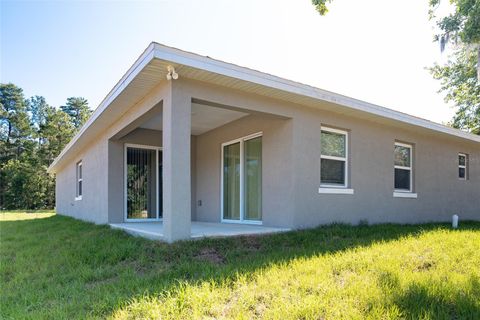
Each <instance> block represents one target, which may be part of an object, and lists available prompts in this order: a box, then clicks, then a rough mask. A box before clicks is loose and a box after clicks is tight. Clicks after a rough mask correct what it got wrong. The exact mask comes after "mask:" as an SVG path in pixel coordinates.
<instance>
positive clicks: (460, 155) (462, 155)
mask: <svg viewBox="0 0 480 320" xmlns="http://www.w3.org/2000/svg"><path fill="white" fill-rule="evenodd" d="M460 157H464V158H465V164H464V165H461V164H460V159H459V158H460ZM457 161H458V169H460V168H462V169H465V177H463V178H461V177H460V174H459V172H460V171H458V172H457V176H458V180H462V181H466V180H468V154H466V153H463V152H459V153H458V156H457Z"/></svg>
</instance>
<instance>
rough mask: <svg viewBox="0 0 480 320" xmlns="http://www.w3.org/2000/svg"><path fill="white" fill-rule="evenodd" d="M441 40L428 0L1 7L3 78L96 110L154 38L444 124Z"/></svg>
mask: <svg viewBox="0 0 480 320" xmlns="http://www.w3.org/2000/svg"><path fill="white" fill-rule="evenodd" d="M434 32H435V30H434V23H433V22H432V21H429V19H428V1H427V0H403V1H393V0H362V1H358V0H334V1H333V2H332V3H331V5H330V11H329V13H328V14H327V15H326V16H323V17H322V16H320V15H319V14H318V13H317V12H316V11H315V8H314V7H313V6H312V5H311V1H310V0H242V1H233V0H232V1H230V0H204V1H194V0H192V1H186V0H177V1H175V0H171V1H110V0H109V1H29V2H27V1H23V2H22V1H6V0H0V81H1V82H2V83H8V82H12V83H14V84H16V85H18V86H20V87H21V88H23V89H24V93H25V95H26V96H27V97H30V96H33V95H42V96H44V97H45V98H46V99H47V102H48V103H49V104H50V105H53V106H56V107H58V106H61V105H63V104H64V103H65V101H66V99H67V98H68V97H71V96H82V97H85V98H87V99H88V101H89V103H90V106H91V107H92V108H96V107H97V106H98V105H99V103H100V102H101V101H102V100H103V98H104V97H105V96H106V95H107V94H108V92H109V91H110V90H111V89H112V88H113V86H114V85H115V84H116V83H117V81H118V80H119V79H120V78H121V77H122V76H123V74H124V73H125V72H126V71H127V69H128V68H129V67H130V66H131V65H132V64H133V62H134V61H135V60H136V59H137V58H138V57H139V56H140V54H141V53H142V52H143V50H144V49H145V48H146V47H147V46H148V45H149V43H150V42H152V41H155V42H159V43H162V44H166V45H169V46H173V47H177V48H180V49H183V50H187V51H191V52H195V53H198V54H201V55H208V56H210V57H212V58H216V59H220V60H223V61H226V62H231V63H235V64H238V65H241V66H245V67H249V68H253V69H256V70H259V71H262V72H267V73H270V74H274V75H277V76H280V77H284V78H287V79H290V80H294V81H298V82H302V83H305V84H309V85H313V86H315V87H319V88H322V89H325V90H330V91H333V92H337V93H340V94H344V95H347V96H350V97H354V98H357V99H361V100H365V101H368V102H371V103H375V104H378V105H381V106H384V107H388V108H391V109H394V110H398V111H401V112H405V113H409V114H412V115H415V116H418V117H422V118H425V119H429V120H432V121H435V122H439V123H446V122H448V121H449V120H450V119H451V117H452V116H453V114H454V110H453V109H452V108H451V106H449V105H447V104H446V103H445V102H444V101H443V95H442V94H439V93H438V92H437V91H438V89H439V88H440V83H439V82H438V81H437V80H434V79H433V78H432V76H431V75H430V73H429V72H428V70H426V68H427V67H429V66H432V65H433V63H434V62H439V63H442V62H445V61H446V58H447V56H446V54H445V53H443V54H442V53H441V52H440V49H439V45H438V44H437V43H434V42H433V35H434Z"/></svg>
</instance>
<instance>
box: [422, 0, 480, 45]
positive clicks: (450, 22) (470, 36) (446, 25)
mask: <svg viewBox="0 0 480 320" xmlns="http://www.w3.org/2000/svg"><path fill="white" fill-rule="evenodd" d="M440 2H441V0H430V8H431V9H430V12H429V13H430V18H431V19H437V17H436V16H435V8H436V7H437V6H438V5H439V4H440ZM450 4H451V5H453V6H454V9H455V10H454V12H453V13H451V14H449V15H448V16H446V17H442V18H439V19H438V20H437V25H438V27H439V28H440V30H441V31H442V33H441V34H438V35H436V36H435V40H436V41H440V44H441V45H442V48H443V47H444V46H445V45H446V44H447V43H448V42H449V41H452V42H454V43H458V42H459V41H461V42H463V43H465V44H478V43H479V42H480V1H479V0H450Z"/></svg>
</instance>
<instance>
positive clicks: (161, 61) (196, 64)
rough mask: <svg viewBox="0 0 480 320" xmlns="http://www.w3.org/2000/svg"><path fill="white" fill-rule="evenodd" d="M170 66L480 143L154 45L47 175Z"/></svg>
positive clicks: (235, 85)
mask: <svg viewBox="0 0 480 320" xmlns="http://www.w3.org/2000/svg"><path fill="white" fill-rule="evenodd" d="M167 65H173V66H175V69H176V71H177V72H178V73H179V75H180V77H185V78H191V79H196V80H201V81H204V82H210V83H213V84H217V85H220V86H224V87H230V88H234V89H237V90H242V91H246V92H250V93H254V94H259V95H264V96H268V97H272V98H275V99H280V100H286V101H291V102H294V103H295V104H301V105H307V106H314V107H319V104H320V103H321V102H323V103H325V102H326V103H328V105H329V106H332V107H333V108H335V110H332V111H335V112H341V113H345V114H352V115H355V116H359V117H363V118H367V117H376V118H383V119H385V120H387V121H391V123H396V124H398V125H401V124H405V125H411V126H415V127H420V128H424V129H428V130H431V131H433V132H438V133H443V134H447V135H450V136H454V137H458V138H462V139H466V140H469V141H474V142H480V136H477V135H473V134H470V133H467V132H464V131H461V130H457V129H453V128H451V127H447V126H444V125H441V124H438V123H435V122H431V121H428V120H425V119H421V118H417V117H414V116H411V115H408V114H405V113H402V112H398V111H395V110H391V109H388V108H384V107H381V106H378V105H374V104H371V103H368V102H365V101H361V100H357V99H354V98H350V97H347V96H343V95H340V94H336V93H333V92H329V91H326V90H322V89H319V88H315V87H312V86H309V85H305V84H301V83H298V82H294V81H291V80H287V79H283V78H280V77H276V76H273V75H270V74H266V73H262V72H259V71H256V70H252V69H248V68H245V67H240V66H237V65H234V64H231V63H226V62H222V61H219V60H215V59H212V58H209V57H205V56H200V55H198V54H194V53H190V52H186V51H183V50H180V49H176V48H172V47H167V46H164V45H161V44H158V43H151V44H150V45H149V46H148V47H147V49H145V51H144V52H143V53H142V55H141V56H140V57H139V58H138V59H137V60H136V61H135V63H134V64H133V65H132V67H130V69H129V70H128V71H127V72H126V73H125V75H124V76H123V77H122V78H121V79H120V81H119V82H118V83H117V84H116V85H115V86H114V88H113V89H112V90H111V91H110V92H109V94H108V95H107V96H106V97H105V99H104V100H103V101H102V102H101V103H100V105H99V106H98V108H97V109H95V111H94V113H93V114H92V116H91V117H90V118H89V119H88V121H87V122H86V123H85V125H84V126H83V127H82V128H81V129H80V131H79V132H78V133H77V134H76V135H75V137H74V138H73V139H72V140H71V141H70V142H69V143H68V144H67V145H66V146H65V148H64V149H63V150H62V152H61V153H60V155H59V156H58V157H57V158H56V159H55V161H54V162H53V163H52V164H51V165H50V167H49V171H50V172H55V171H56V168H57V167H58V166H59V165H60V162H61V160H62V161H63V160H65V158H69V156H67V153H68V152H69V151H70V150H71V149H72V148H74V147H75V149H76V150H79V149H81V148H83V147H85V146H86V145H87V144H88V143H89V142H90V141H92V140H93V139H95V137H96V136H97V135H98V134H99V133H100V132H101V131H102V130H104V128H106V127H108V126H109V125H111V124H112V123H113V122H114V121H115V120H116V119H117V117H119V116H120V115H121V114H123V113H124V112H125V111H126V110H128V108H129V107H131V106H133V105H134V104H136V103H137V102H138V101H139V100H140V99H142V98H143V97H144V96H145V95H146V94H147V93H148V92H150V91H151V90H152V89H153V88H154V87H155V86H156V85H158V84H159V82H160V81H161V80H164V79H165V76H166V66H167ZM87 129H88V130H87ZM70 156H71V155H70Z"/></svg>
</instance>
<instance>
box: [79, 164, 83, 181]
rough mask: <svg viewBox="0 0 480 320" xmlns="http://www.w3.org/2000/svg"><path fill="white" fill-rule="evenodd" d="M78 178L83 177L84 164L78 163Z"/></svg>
mask: <svg viewBox="0 0 480 320" xmlns="http://www.w3.org/2000/svg"><path fill="white" fill-rule="evenodd" d="M78 179H82V164H79V165H78Z"/></svg>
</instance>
